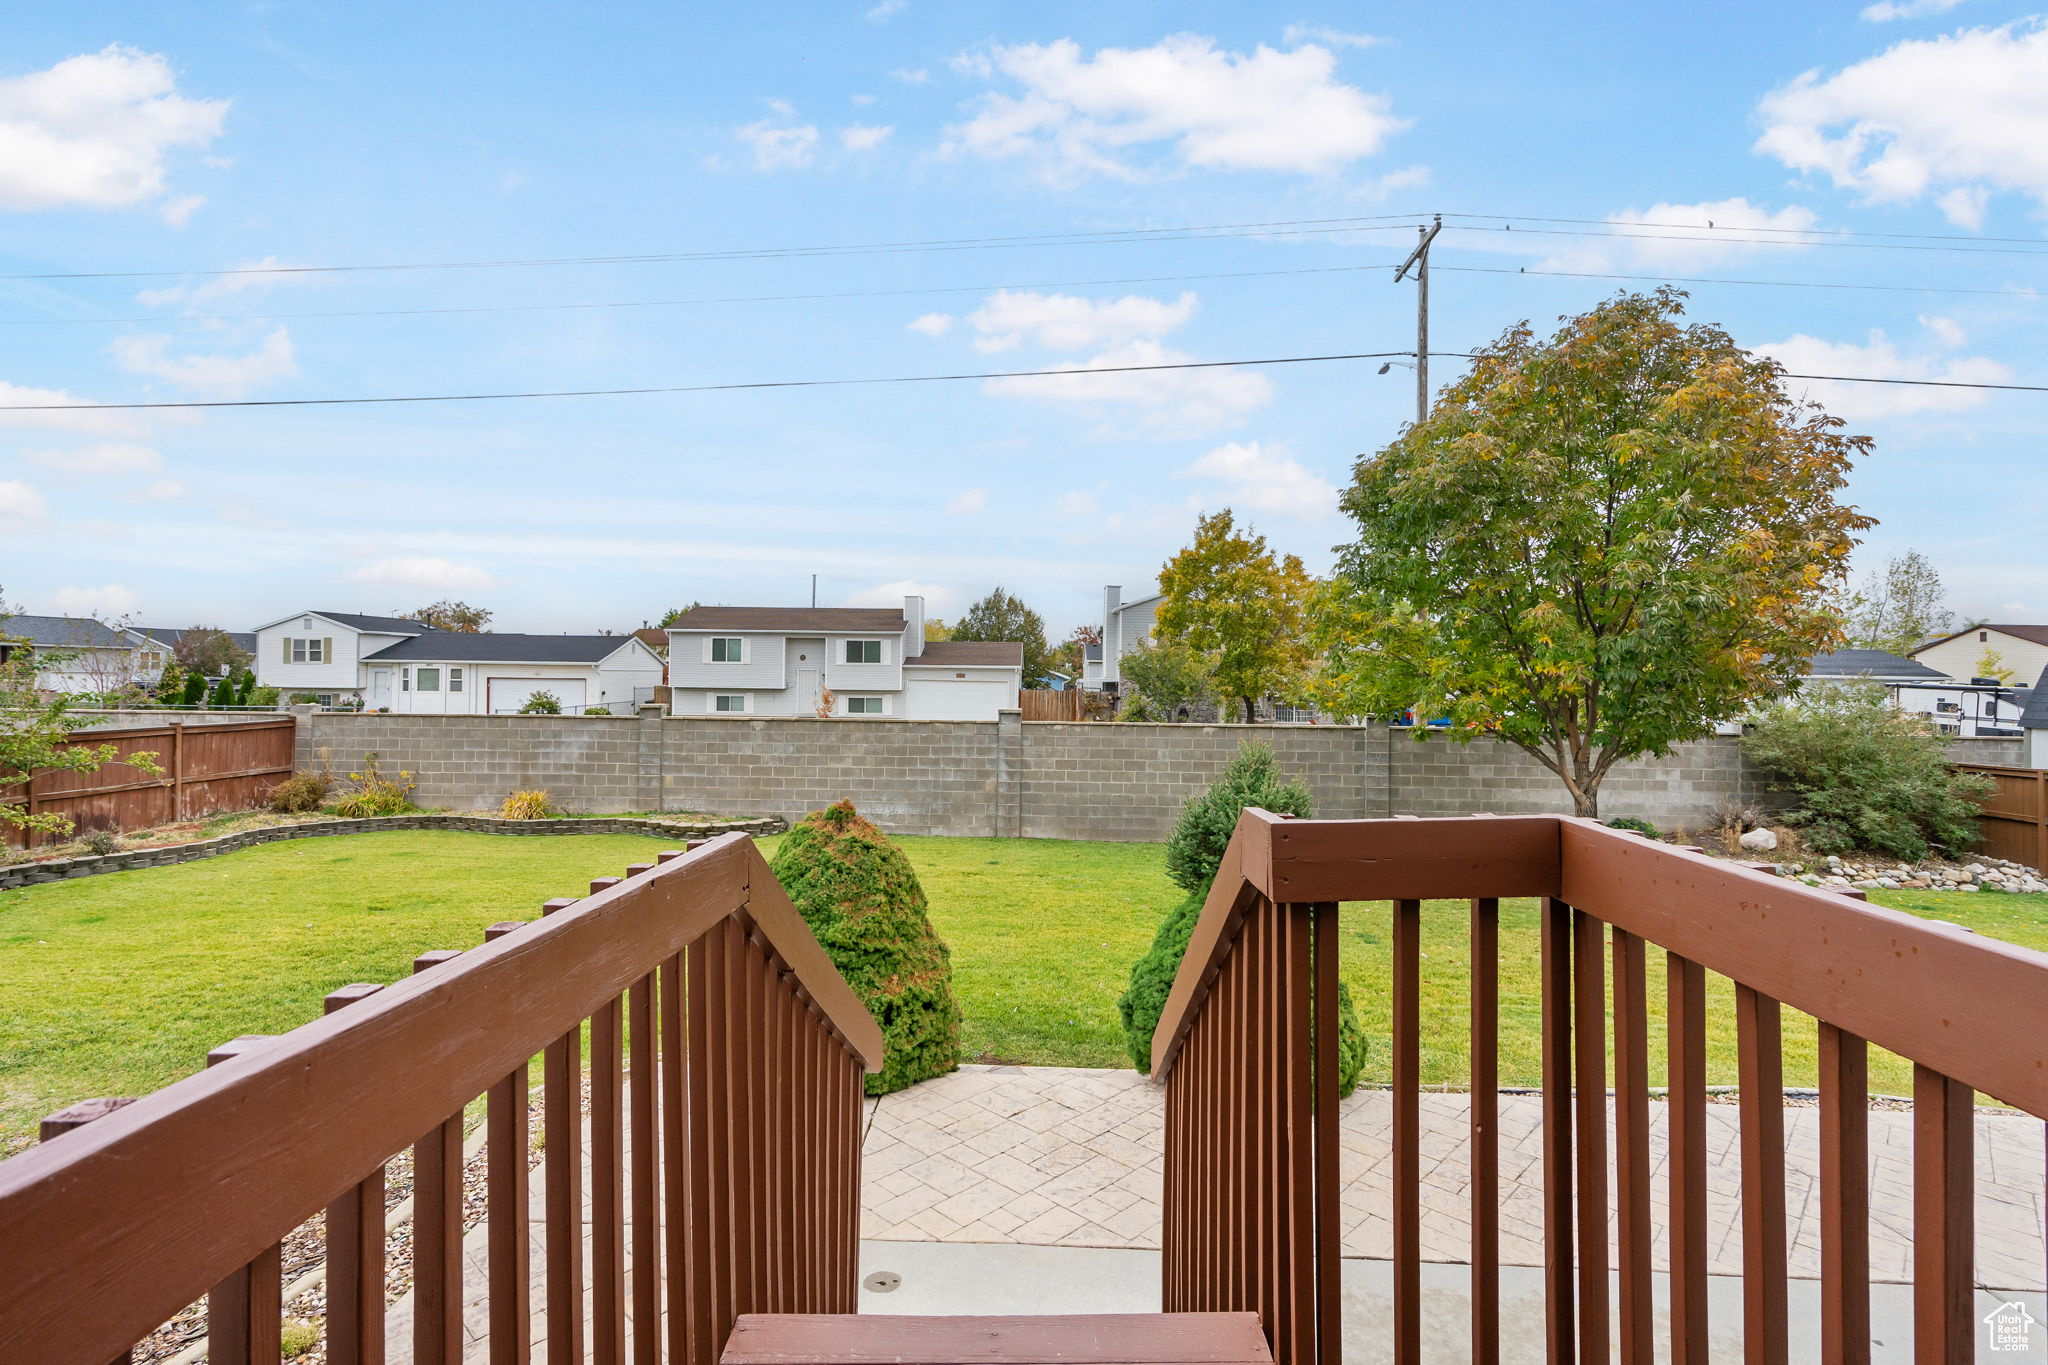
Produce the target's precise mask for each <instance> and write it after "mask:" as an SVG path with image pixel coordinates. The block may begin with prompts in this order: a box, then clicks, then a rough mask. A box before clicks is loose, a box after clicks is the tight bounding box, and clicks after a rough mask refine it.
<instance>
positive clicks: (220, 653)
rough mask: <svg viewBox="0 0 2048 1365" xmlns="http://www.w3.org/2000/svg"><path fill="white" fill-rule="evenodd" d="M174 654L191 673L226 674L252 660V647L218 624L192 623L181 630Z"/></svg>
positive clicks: (246, 665)
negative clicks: (243, 644) (196, 624)
mask: <svg viewBox="0 0 2048 1365" xmlns="http://www.w3.org/2000/svg"><path fill="white" fill-rule="evenodd" d="M171 657H172V658H174V659H176V660H177V661H178V667H180V668H182V669H184V670H185V671H186V672H187V673H199V674H203V675H205V676H206V677H209V678H218V677H223V676H225V675H226V674H229V673H233V672H235V671H236V670H238V669H243V668H247V667H248V666H249V664H250V663H251V658H250V654H249V651H248V650H246V649H243V648H242V647H241V646H240V645H238V644H236V643H235V641H234V637H233V636H231V635H229V634H228V633H227V632H226V631H224V630H222V629H220V628H219V627H218V626H191V627H189V628H187V629H185V630H181V631H179V632H178V642H177V643H176V644H174V645H172V646H171Z"/></svg>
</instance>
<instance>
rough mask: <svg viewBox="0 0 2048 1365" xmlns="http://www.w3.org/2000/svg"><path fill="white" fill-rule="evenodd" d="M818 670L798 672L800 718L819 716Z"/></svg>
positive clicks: (806, 669)
mask: <svg viewBox="0 0 2048 1365" xmlns="http://www.w3.org/2000/svg"><path fill="white" fill-rule="evenodd" d="M818 695H819V685H818V670H817V669H815V668H799V669H798V670H797V671H796V713H797V714H798V715H799V716H815V715H817V714H818Z"/></svg>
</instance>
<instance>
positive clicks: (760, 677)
mask: <svg viewBox="0 0 2048 1365" xmlns="http://www.w3.org/2000/svg"><path fill="white" fill-rule="evenodd" d="M668 639H669V647H668V679H669V696H670V701H669V710H670V713H671V714H673V715H678V716H717V715H731V716H817V715H831V716H853V717H874V716H895V717H900V718H902V719H906V720H994V719H995V718H996V713H997V712H998V711H1001V710H1004V709H1006V708H1012V707H1015V706H1016V705H1017V691H1018V689H1019V688H1020V687H1022V686H1023V682H1024V646H1022V645H1021V644H1007V643H979V642H969V641H958V642H955V641H944V640H932V641H927V640H926V639H925V638H924V599H923V598H921V597H906V598H904V599H903V607H902V609H901V610H898V609H897V608H894V607H693V608H691V609H690V610H689V611H687V612H685V613H684V614H683V615H682V616H681V617H679V618H678V619H677V620H676V622H675V623H674V624H673V625H671V626H670V627H669V628H668Z"/></svg>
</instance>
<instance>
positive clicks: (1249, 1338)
mask: <svg viewBox="0 0 2048 1365" xmlns="http://www.w3.org/2000/svg"><path fill="white" fill-rule="evenodd" d="M1272 1361H1273V1353H1272V1351H1271V1350H1269V1349H1268V1348H1267V1346H1266V1334H1265V1332H1264V1331H1263V1330H1261V1328H1260V1327H1259V1315H1258V1314H1257V1313H1085V1314H1043V1315H1030V1316H1015V1317H971V1316H960V1317H938V1316H932V1317H915V1316H896V1315H891V1314H880V1313H876V1314H845V1313H746V1314H742V1315H741V1317H740V1320H739V1321H738V1323H736V1324H735V1325H734V1327H733V1329H732V1335H731V1336H730V1337H728V1338H727V1339H726V1343H725V1354H724V1356H723V1357H721V1359H720V1365H1272Z"/></svg>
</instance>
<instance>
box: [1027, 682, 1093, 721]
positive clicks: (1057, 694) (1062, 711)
mask: <svg viewBox="0 0 2048 1365" xmlns="http://www.w3.org/2000/svg"><path fill="white" fill-rule="evenodd" d="M1017 704H1018V706H1019V707H1020V708H1021V709H1022V710H1023V712H1024V716H1023V718H1024V719H1025V720H1084V719H1086V717H1084V716H1083V715H1082V714H1081V689H1080V688H1078V687H1069V688H1064V689H1061V690H1059V691H1054V690H1052V689H1051V688H1040V687H1027V688H1024V689H1023V690H1022V691H1020V692H1018V693H1017Z"/></svg>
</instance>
